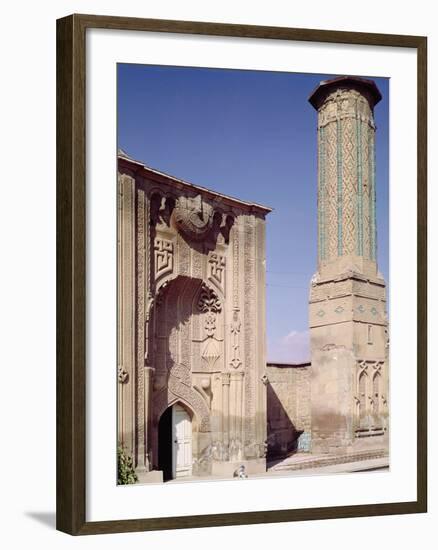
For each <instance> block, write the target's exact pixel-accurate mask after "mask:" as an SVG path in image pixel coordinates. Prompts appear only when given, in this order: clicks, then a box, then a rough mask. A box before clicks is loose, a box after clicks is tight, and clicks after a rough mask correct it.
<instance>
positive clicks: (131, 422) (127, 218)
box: [117, 175, 135, 459]
mask: <svg viewBox="0 0 438 550" xmlns="http://www.w3.org/2000/svg"><path fill="white" fill-rule="evenodd" d="M118 186H119V189H118V191H119V194H118V239H117V240H118V242H117V244H118V326H119V330H118V379H119V384H118V393H119V399H118V403H119V407H120V414H119V429H118V440H119V443H120V444H121V445H123V446H124V448H125V451H126V452H127V453H128V454H129V455H130V456H131V457H132V458H133V459H135V457H134V452H135V398H134V396H135V391H134V388H135V181H134V179H133V178H131V177H130V176H128V175H123V176H120V177H119V180H118Z"/></svg>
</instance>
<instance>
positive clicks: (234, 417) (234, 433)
mask: <svg viewBox="0 0 438 550" xmlns="http://www.w3.org/2000/svg"><path fill="white" fill-rule="evenodd" d="M243 377H244V373H243V372H242V371H238V372H232V373H231V375H230V417H231V425H230V439H231V443H230V460H241V459H242V454H243V437H242V436H243V433H242V428H243Z"/></svg>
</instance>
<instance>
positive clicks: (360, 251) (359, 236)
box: [356, 112, 363, 256]
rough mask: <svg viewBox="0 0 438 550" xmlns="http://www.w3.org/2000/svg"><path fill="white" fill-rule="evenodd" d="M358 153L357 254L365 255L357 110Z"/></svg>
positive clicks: (360, 125) (360, 149)
mask: <svg viewBox="0 0 438 550" xmlns="http://www.w3.org/2000/svg"><path fill="white" fill-rule="evenodd" d="M356 153H357V158H356V161H357V225H356V236H357V255H358V256H363V181H362V120H361V119H360V117H359V116H358V114H357V112H356Z"/></svg>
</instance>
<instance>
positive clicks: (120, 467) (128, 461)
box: [117, 445, 138, 485]
mask: <svg viewBox="0 0 438 550" xmlns="http://www.w3.org/2000/svg"><path fill="white" fill-rule="evenodd" d="M137 481H138V477H137V474H136V473H135V470H134V465H133V463H132V458H131V457H130V456H129V455H127V454H126V452H125V450H124V449H123V447H122V446H121V445H119V446H118V447H117V484H118V485H130V484H132V483H136V482H137Z"/></svg>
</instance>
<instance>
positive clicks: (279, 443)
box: [266, 384, 303, 461]
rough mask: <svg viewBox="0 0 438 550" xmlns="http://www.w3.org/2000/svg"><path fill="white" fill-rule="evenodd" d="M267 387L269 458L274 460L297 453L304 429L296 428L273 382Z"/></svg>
mask: <svg viewBox="0 0 438 550" xmlns="http://www.w3.org/2000/svg"><path fill="white" fill-rule="evenodd" d="M266 389H267V424H268V425H267V439H268V451H267V460H268V461H272V460H275V459H279V458H284V457H286V456H289V455H291V454H293V453H295V452H296V451H297V448H298V438H299V437H300V435H301V434H302V433H303V431H302V430H297V429H296V427H295V425H294V423H293V422H292V420H291V419H290V417H289V415H288V413H287V411H286V409H285V408H284V407H283V405H282V403H281V401H280V399H279V398H278V396H277V394H276V392H275V390H274V388H273V387H272V386H271V384H268V385H267V387H266Z"/></svg>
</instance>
